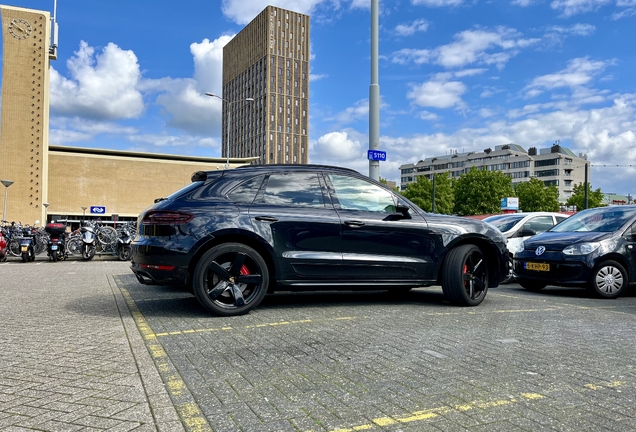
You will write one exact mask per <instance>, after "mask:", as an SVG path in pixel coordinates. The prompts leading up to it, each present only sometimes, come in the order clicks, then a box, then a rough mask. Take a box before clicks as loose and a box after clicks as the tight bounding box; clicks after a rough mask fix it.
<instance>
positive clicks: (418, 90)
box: [406, 74, 466, 108]
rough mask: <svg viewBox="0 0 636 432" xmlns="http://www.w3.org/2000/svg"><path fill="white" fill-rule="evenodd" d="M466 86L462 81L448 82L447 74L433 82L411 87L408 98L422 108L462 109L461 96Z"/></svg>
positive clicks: (439, 75)
mask: <svg viewBox="0 0 636 432" xmlns="http://www.w3.org/2000/svg"><path fill="white" fill-rule="evenodd" d="M465 92H466V86H465V85H464V83H462V82H460V81H448V80H447V75H446V74H438V75H437V76H436V77H434V78H433V79H432V80H430V81H427V82H425V83H422V84H413V85H411V90H410V91H409V92H408V93H407V95H406V96H407V98H408V99H410V100H411V101H412V103H414V104H415V105H418V106H421V107H434V108H451V107H453V106H457V107H462V106H463V102H462V98H461V96H462V95H463V94H464V93H465Z"/></svg>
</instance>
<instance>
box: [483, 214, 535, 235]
mask: <svg viewBox="0 0 636 432" xmlns="http://www.w3.org/2000/svg"><path fill="white" fill-rule="evenodd" d="M524 217H526V215H524V214H514V215H500V216H490V217H487V218H486V219H484V222H488V223H489V224H491V225H494V226H495V227H497V228H498V229H499V231H501V232H506V231H509V230H511V229H512V227H513V226H515V225H516V223H517V222H519V221H520V220H521V219H523V218H524Z"/></svg>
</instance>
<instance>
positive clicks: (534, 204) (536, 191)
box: [515, 178, 559, 212]
mask: <svg viewBox="0 0 636 432" xmlns="http://www.w3.org/2000/svg"><path fill="white" fill-rule="evenodd" d="M515 193H516V195H517V196H518V197H519V209H520V210H523V211H524V212H531V211H559V189H558V188H557V187H556V186H554V185H551V186H546V185H545V183H543V181H541V180H539V179H538V178H531V179H530V181H527V182H521V183H517V185H516V186H515Z"/></svg>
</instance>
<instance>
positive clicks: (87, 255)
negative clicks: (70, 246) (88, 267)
mask: <svg viewBox="0 0 636 432" xmlns="http://www.w3.org/2000/svg"><path fill="white" fill-rule="evenodd" d="M94 256H95V246H90V245H84V246H83V247H82V258H84V259H85V260H86V261H88V260H92V259H93V257H94Z"/></svg>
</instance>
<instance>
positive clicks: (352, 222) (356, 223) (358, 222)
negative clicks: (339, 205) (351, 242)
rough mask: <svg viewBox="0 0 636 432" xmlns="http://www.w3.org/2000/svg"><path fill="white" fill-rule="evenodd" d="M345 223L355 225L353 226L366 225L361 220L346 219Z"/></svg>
mask: <svg viewBox="0 0 636 432" xmlns="http://www.w3.org/2000/svg"><path fill="white" fill-rule="evenodd" d="M344 224H345V225H347V226H353V227H360V226H364V222H360V221H355V220H354V221H344Z"/></svg>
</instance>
